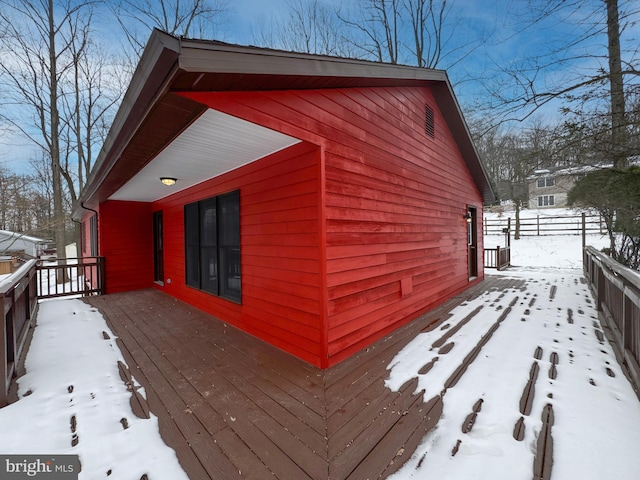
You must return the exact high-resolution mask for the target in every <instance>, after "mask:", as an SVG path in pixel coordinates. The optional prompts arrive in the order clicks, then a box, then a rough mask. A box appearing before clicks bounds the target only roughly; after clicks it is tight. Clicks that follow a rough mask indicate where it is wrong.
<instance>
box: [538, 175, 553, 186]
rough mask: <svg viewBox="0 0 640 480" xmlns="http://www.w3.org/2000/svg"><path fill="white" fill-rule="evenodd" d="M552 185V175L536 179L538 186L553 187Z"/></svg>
mask: <svg viewBox="0 0 640 480" xmlns="http://www.w3.org/2000/svg"><path fill="white" fill-rule="evenodd" d="M554 185H555V182H554V180H553V177H542V178H539V179H538V188H544V187H553V186H554Z"/></svg>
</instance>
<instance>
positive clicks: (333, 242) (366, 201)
mask: <svg viewBox="0 0 640 480" xmlns="http://www.w3.org/2000/svg"><path fill="white" fill-rule="evenodd" d="M185 95H187V96H190V97H192V98H194V99H196V100H198V101H202V102H203V103H206V104H208V105H209V106H211V107H212V108H216V109H218V110H220V111H223V112H225V113H228V114H231V115H236V116H238V117H241V118H244V119H246V120H249V121H253V122H256V123H259V124H262V125H265V126H267V127H270V128H273V129H276V130H280V131H282V132H284V133H287V134H289V135H292V136H295V137H297V138H301V139H303V140H307V141H310V142H313V143H316V144H318V145H321V146H322V147H323V149H324V150H323V154H324V155H323V163H322V167H323V169H322V171H321V172H320V173H321V183H322V185H323V191H322V192H321V193H322V195H323V200H324V204H323V210H322V212H323V213H322V225H323V232H321V235H322V238H321V240H322V243H323V247H324V248H325V250H324V251H323V257H322V260H323V264H322V265H321V269H322V270H321V271H322V272H323V274H324V272H326V279H323V280H324V281H325V282H326V284H325V285H323V288H326V290H325V292H324V297H323V298H324V299H325V305H324V307H325V308H326V315H327V318H326V319H325V320H324V321H323V324H326V331H325V332H324V334H325V335H326V337H325V341H326V342H327V343H326V345H325V347H324V348H325V349H326V351H325V352H324V353H323V355H326V364H327V365H332V364H335V363H337V362H338V361H340V360H342V359H344V358H346V357H347V356H349V355H351V354H353V353H355V352H356V351H357V350H359V349H360V348H362V347H364V346H366V345H367V344H369V343H371V342H373V341H375V340H376V339H378V338H380V337H381V336H383V335H385V334H387V333H389V332H390V331H392V330H393V329H395V328H397V327H398V326H400V325H401V324H403V323H406V322H408V321H410V320H411V319H413V318H415V316H417V315H419V314H420V313H422V312H424V311H426V310H428V309H430V308H432V307H434V306H436V305H437V304H440V303H442V302H444V301H445V300H447V299H449V298H451V297H452V296H454V295H455V294H457V293H459V292H460V291H462V290H464V289H465V288H467V287H468V286H469V285H470V284H471V283H473V282H475V281H479V280H480V279H481V278H482V277H483V270H482V258H481V252H482V235H481V233H482V230H481V221H479V222H478V235H479V245H478V247H479V248H478V259H477V261H478V270H479V275H478V279H476V280H472V281H470V279H469V277H468V258H467V255H468V254H467V232H466V222H465V220H464V219H463V215H464V213H465V212H466V210H467V206H468V205H471V206H474V207H476V208H477V211H478V219H479V220H481V219H482V197H481V195H480V193H479V191H478V189H477V188H476V186H475V184H474V182H473V179H472V177H471V175H470V173H469V171H468V169H467V167H466V164H465V162H464V161H463V159H462V156H461V154H460V152H459V150H458V148H457V146H456V144H455V140H454V138H453V136H452V135H451V133H450V131H449V130H448V127H447V125H446V123H445V121H444V118H443V116H442V114H441V112H440V111H439V109H438V107H437V104H436V102H435V99H434V98H433V95H432V93H431V91H430V90H429V89H428V88H411V87H397V88H375V89H333V90H316V91H312V90H306V91H286V92H281V91H274V92H236V93H194V94H185ZM427 105H428V106H429V107H430V108H431V109H433V111H434V114H435V135H434V137H430V136H429V135H427V134H426V133H425V106H427Z"/></svg>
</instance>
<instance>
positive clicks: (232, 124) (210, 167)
mask: <svg viewBox="0 0 640 480" xmlns="http://www.w3.org/2000/svg"><path fill="white" fill-rule="evenodd" d="M299 141H300V140H298V139H296V138H293V137H290V136H288V135H284V134H282V133H279V132H276V131H274V130H270V129H268V128H265V127H262V126H260V125H256V124H254V123H251V122H247V121H245V120H242V119H239V118H236V117H233V116H231V115H227V114H225V113H222V112H219V111H217V110H213V109H208V110H206V111H205V112H204V113H203V114H202V115H201V116H200V117H198V119H197V120H195V122H193V123H192V124H191V125H190V126H189V127H187V128H186V129H185V130H184V131H183V132H182V133H181V134H180V135H178V136H177V137H176V138H175V139H174V140H173V142H171V143H170V144H169V145H167V146H166V147H165V148H164V149H163V150H162V151H161V152H160V153H159V154H158V155H157V156H156V157H155V158H154V159H153V160H152V161H151V162H149V163H148V164H147V165H146V166H145V167H143V168H142V169H141V170H140V171H139V172H138V173H136V174H135V175H134V176H133V177H132V178H131V179H130V180H129V181H127V183H126V184H124V185H123V186H122V187H120V188H119V189H118V190H117V191H116V192H115V193H113V194H112V195H111V196H110V197H109V199H110V200H126V201H137V202H153V201H156V200H159V199H161V198H164V197H166V196H169V195H172V194H174V193H176V192H179V191H181V190H184V189H187V188H189V187H192V186H193V185H196V184H198V183H200V182H203V181H205V180H208V179H210V178H214V177H217V176H219V175H222V174H223V173H226V172H229V171H231V170H234V169H236V168H238V167H241V166H243V165H246V164H248V163H251V162H253V161H255V160H258V159H260V158H263V157H265V156H267V155H270V154H272V153H275V152H277V151H280V150H282V149H285V148H287V147H290V146H291V145H294V144H296V143H298V142H299ZM161 177H172V178H176V179H177V182H176V184H175V185H174V186H172V187H167V186H165V185H163V184H162V183H160V178H161Z"/></svg>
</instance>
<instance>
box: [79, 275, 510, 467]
mask: <svg viewBox="0 0 640 480" xmlns="http://www.w3.org/2000/svg"><path fill="white" fill-rule="evenodd" d="M519 287H520V285H519V282H518V281H516V280H513V279H503V278H500V277H497V276H496V277H494V276H492V277H489V278H488V279H487V280H485V281H484V282H483V283H481V284H479V285H476V286H474V287H472V288H471V289H469V290H467V291H465V292H463V293H462V294H460V295H458V296H456V297H455V298H454V299H452V300H451V301H449V302H447V303H445V304H443V305H441V306H439V307H437V308H435V309H433V310H431V311H430V312H429V313H427V314H425V315H422V316H420V317H419V318H417V319H415V320H414V321H412V322H411V323H409V324H407V325H405V326H403V327H401V328H400V329H398V330H396V331H395V332H393V333H391V334H390V335H388V336H386V337H385V338H383V339H381V340H380V341H378V342H376V343H375V344H374V345H372V346H370V347H369V348H367V349H365V350H363V351H361V352H359V353H357V354H356V355H354V356H352V357H351V358H349V359H347V360H345V361H343V362H341V363H340V364H338V365H336V366H334V367H332V368H330V369H328V370H324V371H323V370H320V369H318V368H316V367H314V366H313V365H310V364H308V363H305V362H303V361H301V360H299V359H297V358H294V357H292V356H290V355H289V354H287V353H285V352H283V351H281V350H278V349H277V348H275V347H272V346H271V345H268V344H266V343H265V342H262V341H261V340H259V339H257V338H255V337H252V336H251V335H248V334H246V333H244V332H242V331H239V330H237V329H236V328H234V327H232V326H230V325H228V324H225V323H224V322H222V321H220V320H217V319H215V318H213V317H211V316H209V315H207V314H205V313H203V312H201V311H199V310H197V309H195V308H193V307H191V306H189V305H187V304H184V303H182V302H180V301H178V300H176V299H174V298H172V297H169V296H167V295H165V294H163V293H161V292H159V291H157V290H154V289H150V290H140V291H132V292H125V293H118V294H113V295H105V296H98V297H89V298H87V299H86V301H87V302H89V303H90V304H91V305H93V306H95V307H96V308H98V309H99V310H100V311H101V312H102V313H103V315H104V317H105V319H106V320H107V322H108V324H109V326H110V327H111V329H112V330H113V333H114V334H115V335H116V336H117V337H118V338H117V342H118V345H119V346H120V348H121V350H122V352H123V356H124V358H125V360H126V362H127V364H128V366H129V369H130V371H131V374H132V375H133V377H134V378H135V380H136V381H137V382H139V383H140V384H141V385H142V386H143V387H144V392H145V394H146V399H147V403H148V408H149V410H150V411H151V412H152V413H153V414H154V415H156V416H157V417H158V418H159V426H160V430H161V434H162V436H163V438H164V440H165V441H166V442H167V444H168V445H169V446H171V447H172V448H174V449H175V450H176V453H177V455H178V459H179V460H180V463H181V465H182V466H183V468H184V469H185V471H186V472H187V474H188V475H189V477H190V478H192V479H206V478H210V479H216V480H217V479H227V478H228V479H235V478H253V479H265V478H281V479H296V480H298V479H305V478H308V479H314V480H316V479H317V480H323V479H329V478H331V479H338V480H343V479H347V478H351V479H360V478H379V477H382V478H384V477H386V476H387V475H389V474H390V473H392V472H394V471H396V470H397V469H398V468H399V467H400V466H401V465H402V463H403V462H404V461H405V460H406V459H408V458H409V457H410V456H411V454H412V452H413V451H414V450H415V448H416V447H417V445H418V444H419V442H420V441H421V439H422V438H423V437H424V434H425V433H426V432H427V431H428V430H429V429H431V428H433V426H434V425H435V424H436V423H437V421H438V419H439V417H440V413H441V409H442V402H441V401H438V399H439V397H436V398H434V399H424V398H423V395H422V392H416V391H415V389H416V384H415V382H408V383H407V384H406V385H404V386H403V387H402V388H401V389H400V391H398V392H393V391H391V390H389V389H388V388H387V387H386V386H385V379H386V378H387V377H388V371H387V366H388V365H389V363H390V361H391V360H392V359H393V357H394V356H395V355H396V353H397V352H399V351H400V350H401V349H402V348H403V347H404V346H405V345H406V344H407V343H408V342H409V341H411V339H413V338H414V337H415V335H417V334H418V333H420V332H421V331H424V330H427V329H431V328H435V326H436V325H440V324H442V323H443V322H445V321H446V320H447V318H448V317H449V314H448V312H449V311H450V310H451V309H453V308H454V307H455V306H457V305H460V304H461V303H463V302H465V301H466V300H467V299H470V298H473V297H474V296H476V295H478V294H480V293H483V292H485V291H487V290H489V291H491V290H495V291H502V290H504V289H508V288H519ZM140 408H142V409H144V407H140ZM140 408H138V410H140Z"/></svg>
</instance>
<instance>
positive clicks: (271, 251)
mask: <svg viewBox="0 0 640 480" xmlns="http://www.w3.org/2000/svg"><path fill="white" fill-rule="evenodd" d="M319 157H320V152H319V149H318V147H317V146H314V145H310V144H307V143H300V144H298V145H294V146H292V147H290V148H288V149H286V150H283V151H281V152H277V153H275V154H273V155H270V156H268V157H265V158H263V159H261V160H258V161H256V162H253V163H251V164H249V165H246V166H243V167H241V168H238V169H237V170H234V171H232V172H229V173H227V174H224V175H221V176H220V177H217V178H214V179H211V180H207V181H204V182H202V183H200V184H198V185H196V186H194V187H192V188H189V189H187V190H184V191H181V192H177V193H176V194H174V195H171V196H169V197H166V198H164V199H162V200H159V201H157V202H155V203H154V204H153V207H152V209H151V210H153V211H158V210H162V211H163V219H164V230H165V234H164V249H165V258H164V260H165V262H164V274H165V282H164V286H159V285H158V286H157V288H160V289H163V290H164V291H165V292H166V293H168V294H170V295H173V296H175V297H177V298H179V299H181V300H183V301H185V302H188V303H190V304H192V305H194V306H196V307H197V308H200V309H201V310H204V311H206V312H208V313H210V314H211V315H213V316H215V317H217V318H219V319H221V320H223V321H225V322H229V323H231V324H233V325H235V326H237V327H239V328H241V329H243V330H245V331H247V332H249V333H251V334H253V335H256V336H258V337H260V338H262V339H264V340H266V341H268V342H270V343H272V344H273V345H275V346H277V347H279V348H282V349H283V350H285V351H288V352H290V353H292V354H294V355H296V356H298V357H300V358H302V359H304V360H306V361H308V362H310V363H313V364H315V365H318V366H321V365H322V357H323V354H322V348H321V345H322V332H323V327H322V325H321V322H322V318H323V315H322V309H323V307H322V302H321V289H320V285H321V283H322V282H321V278H320V260H319V258H320V241H319V238H320V237H319V234H320V226H319V225H320V224H319V184H318V170H319V164H318V161H319ZM236 189H239V190H240V237H241V268H242V302H241V304H237V303H234V302H231V301H229V300H226V299H223V298H219V297H216V296H214V295H211V294H208V293H205V292H202V291H200V290H197V289H195V288H191V287H188V286H186V285H185V258H184V213H183V208H184V205H185V204H188V203H191V202H195V201H198V200H202V199H205V198H209V197H212V196H215V195H219V194H221V193H225V192H229V191H233V190H236ZM151 210H150V211H151ZM149 215H151V214H149Z"/></svg>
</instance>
